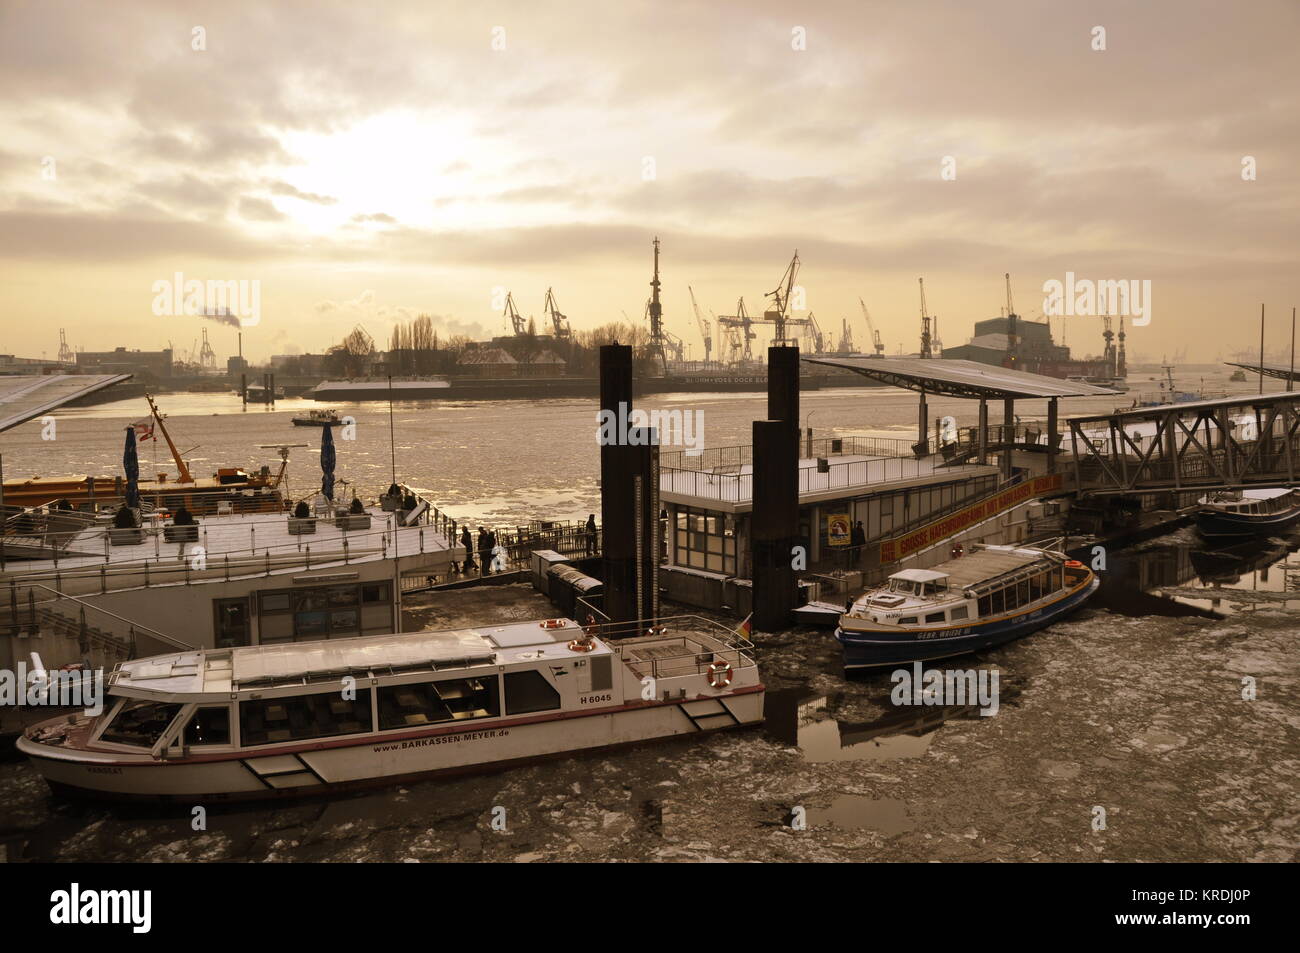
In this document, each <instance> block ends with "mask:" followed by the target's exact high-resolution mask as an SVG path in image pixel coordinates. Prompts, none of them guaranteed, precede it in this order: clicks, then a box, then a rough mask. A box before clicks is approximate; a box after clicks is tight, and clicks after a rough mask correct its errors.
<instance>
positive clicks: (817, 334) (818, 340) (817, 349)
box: [804, 311, 829, 354]
mask: <svg viewBox="0 0 1300 953" xmlns="http://www.w3.org/2000/svg"><path fill="white" fill-rule="evenodd" d="M805 321H806V323H805V326H804V327H805V333H806V335H807V337H808V339H809V340H810V341H811V342H812V350H813V353H814V354H825V353H826V351H828V350H829V348H828V347H827V346H826V335H825V334H823V333H822V329H821V325H819V324H818V323H817V318H816V317H814V316H813V313H812V312H811V311H809V312H808V317H807V318H806V319H805Z"/></svg>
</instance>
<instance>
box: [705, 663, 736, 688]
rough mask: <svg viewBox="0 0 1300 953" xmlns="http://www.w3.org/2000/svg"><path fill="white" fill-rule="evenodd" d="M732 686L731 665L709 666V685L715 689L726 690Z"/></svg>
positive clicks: (717, 664) (715, 664) (713, 664)
mask: <svg viewBox="0 0 1300 953" xmlns="http://www.w3.org/2000/svg"><path fill="white" fill-rule="evenodd" d="M730 684H731V663H730V662H713V663H711V664H710V665H709V685H711V686H712V687H713V688H726V687H727V686H728V685H730Z"/></svg>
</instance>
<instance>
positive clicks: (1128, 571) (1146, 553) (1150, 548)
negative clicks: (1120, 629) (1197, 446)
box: [1076, 529, 1300, 616]
mask: <svg viewBox="0 0 1300 953" xmlns="http://www.w3.org/2000/svg"><path fill="white" fill-rule="evenodd" d="M1297 550H1300V536H1295V535H1292V536H1288V537H1286V538H1280V537H1271V538H1263V537H1261V538H1252V539H1248V540H1243V541H1242V542H1237V543H1232V544H1229V545H1222V546H1213V547H1212V546H1210V544H1209V543H1208V542H1206V540H1205V539H1204V538H1203V537H1201V536H1200V535H1199V534H1198V533H1197V532H1196V531H1195V530H1193V529H1183V530H1180V531H1178V532H1176V533H1171V534H1169V535H1167V536H1162V537H1160V538H1158V539H1156V540H1153V541H1151V542H1149V543H1145V544H1143V545H1141V546H1136V547H1134V548H1132V549H1128V550H1117V551H1115V552H1113V553H1110V554H1108V558H1107V564H1106V570H1105V572H1102V573H1101V574H1100V575H1101V588H1100V589H1099V590H1098V592H1097V595H1096V596H1095V597H1094V598H1093V600H1092V602H1091V605H1092V606H1093V607H1095V608H1100V609H1109V610H1111V611H1112V612H1117V613H1120V614H1122V615H1127V616H1151V615H1166V616H1182V615H1199V616H1220V615H1225V614H1226V615H1232V614H1235V613H1237V612H1240V611H1253V610H1255V609H1258V608H1267V607H1272V608H1286V609H1294V608H1298V607H1300V563H1296V564H1294V565H1289V564H1290V563H1292V562H1293V560H1292V559H1291V556H1292V554H1293V553H1295V552H1296V551H1297ZM1076 554H1077V557H1078V558H1079V559H1083V560H1085V561H1086V560H1090V559H1091V558H1092V557H1091V553H1090V549H1089V548H1088V547H1084V548H1083V549H1081V550H1077V551H1076ZM1173 588H1177V589H1210V588H1227V589H1237V590H1241V591H1242V594H1243V597H1242V601H1241V602H1235V601H1233V600H1231V599H1224V598H1222V597H1220V596H1217V595H1216V596H1207V597H1206V598H1204V599H1198V598H1195V597H1192V596H1185V595H1176V596H1171V595H1165V594H1162V593H1160V592H1159V591H1158V590H1160V589H1173ZM1253 593H1278V594H1282V593H1294V594H1295V598H1294V599H1290V598H1281V599H1267V598H1263V599H1258V600H1256V601H1252V599H1251V594H1253Z"/></svg>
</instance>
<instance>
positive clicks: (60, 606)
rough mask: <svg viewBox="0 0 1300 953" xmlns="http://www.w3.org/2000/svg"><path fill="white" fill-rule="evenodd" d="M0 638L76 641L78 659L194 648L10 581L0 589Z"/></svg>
mask: <svg viewBox="0 0 1300 953" xmlns="http://www.w3.org/2000/svg"><path fill="white" fill-rule="evenodd" d="M0 635H3V636H9V637H12V638H16V639H22V638H32V637H38V636H45V635H57V636H63V637H65V638H75V639H76V640H77V644H78V650H79V652H80V653H81V654H82V655H93V654H96V653H100V654H101V655H102V657H103V659H104V660H111V659H120V658H136V657H139V656H140V655H156V654H159V653H162V652H170V651H175V650H177V649H180V650H184V651H189V650H192V649H193V648H195V646H193V645H190V644H189V643H187V642H184V641H182V640H181V639H177V638H174V637H173V636H170V635H167V634H165V633H163V632H159V631H158V630H157V629H154V628H151V627H150V626H147V625H141V624H140V623H138V622H132V621H131V620H130V619H127V618H124V617H123V616H120V615H118V614H117V613H115V612H110V611H109V610H107V609H104V608H102V607H100V606H96V605H92V604H91V603H89V602H87V601H85V600H84V599H79V598H77V597H76V596H73V595H69V594H68V593H65V592H60V591H59V590H57V589H52V588H51V587H49V586H45V585H41V584H39V583H19V582H18V581H16V580H12V579H11V580H10V581H9V584H8V586H5V587H3V588H0Z"/></svg>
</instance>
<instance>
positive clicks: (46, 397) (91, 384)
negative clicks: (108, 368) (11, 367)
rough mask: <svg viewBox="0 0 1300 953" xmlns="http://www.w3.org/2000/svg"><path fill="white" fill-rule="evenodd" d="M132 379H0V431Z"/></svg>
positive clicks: (117, 376) (106, 376) (87, 376)
mask: <svg viewBox="0 0 1300 953" xmlns="http://www.w3.org/2000/svg"><path fill="white" fill-rule="evenodd" d="M130 379H131V375H130V374H46V375H42V376H40V377H34V376H14V377H9V376H3V377H0V431H4V430H8V429H9V428H10V427H17V426H18V425H19V424H24V423H26V422H27V421H29V420H32V419H34V418H36V417H39V416H41V415H42V414H45V413H48V412H49V411H51V410H56V409H58V408H59V407H62V406H63V405H64V404H66V403H68V402H69V401H72V400H76V399H77V398H78V397H84V396H85V395H86V394H93V393H94V392H95V391H97V390H102V389H103V388H105V387H109V386H111V385H113V384H116V383H118V382H120V381H126V380H130Z"/></svg>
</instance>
